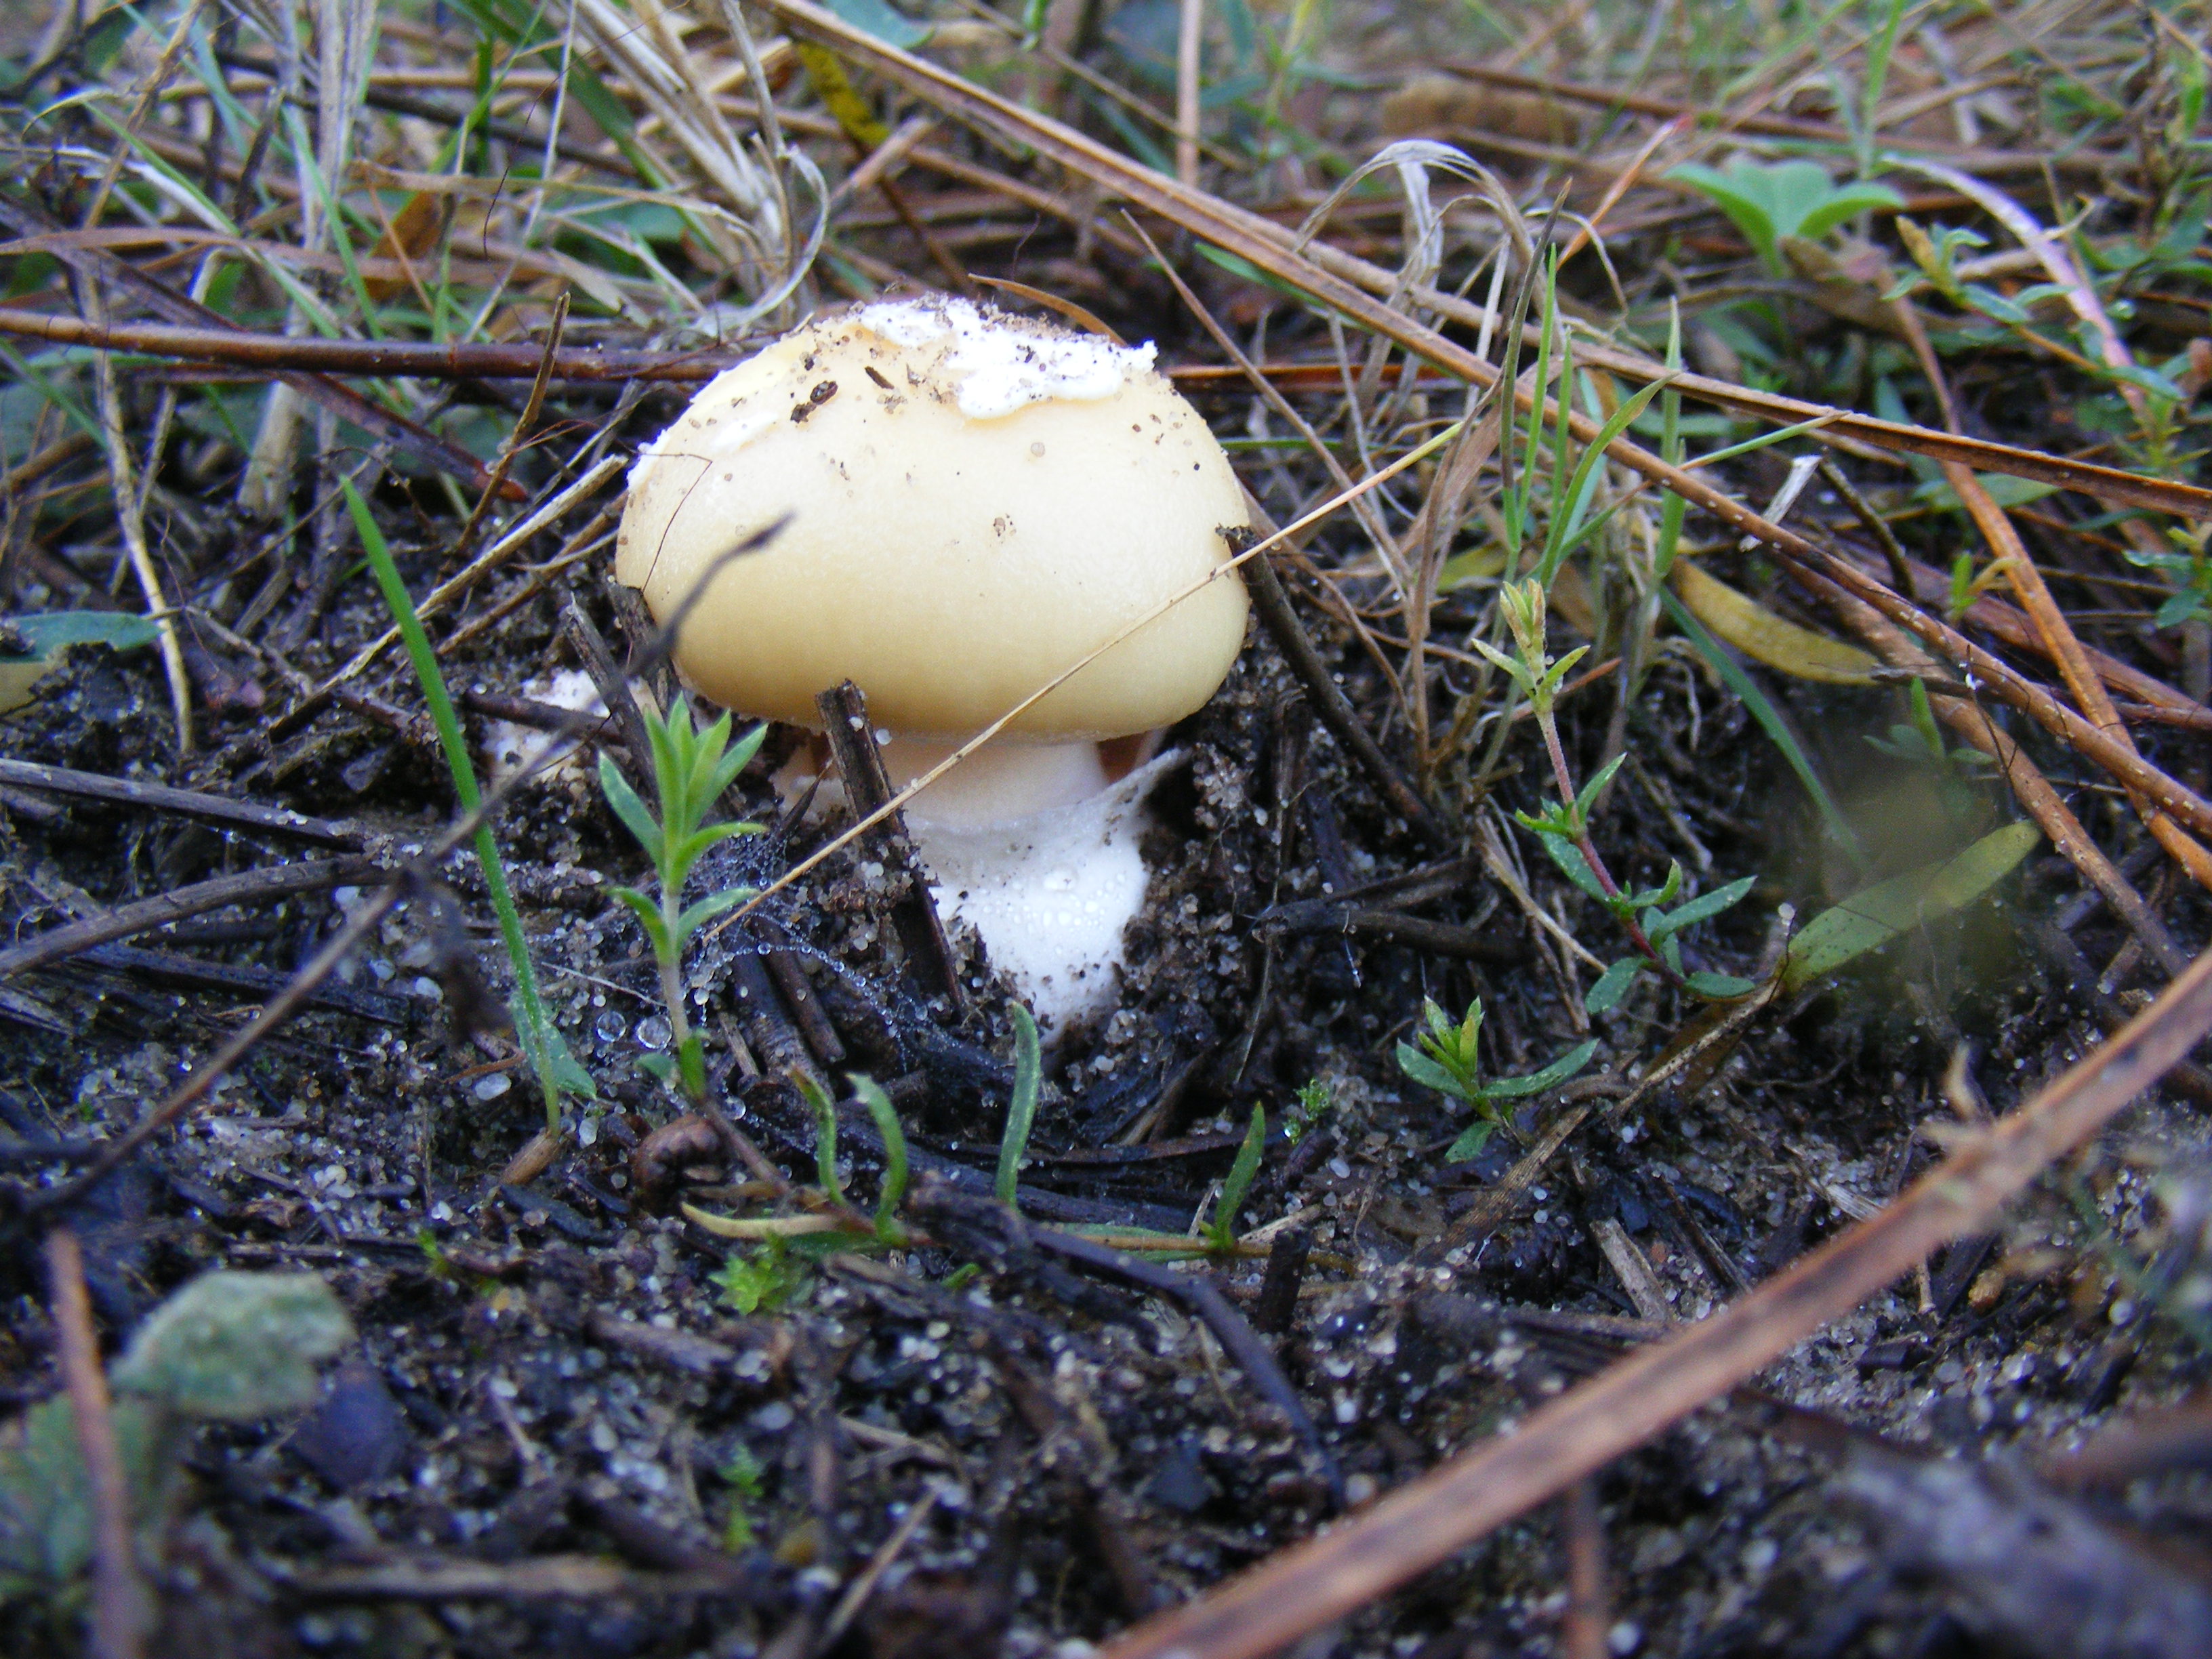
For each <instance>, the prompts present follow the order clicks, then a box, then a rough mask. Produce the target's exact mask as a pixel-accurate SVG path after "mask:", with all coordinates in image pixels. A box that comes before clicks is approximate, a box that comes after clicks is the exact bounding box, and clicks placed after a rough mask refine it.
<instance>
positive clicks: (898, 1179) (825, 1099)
mask: <svg viewBox="0 0 2212 1659" xmlns="http://www.w3.org/2000/svg"><path fill="white" fill-rule="evenodd" d="M845 1080H846V1081H847V1082H848V1083H850V1084H851V1085H853V1093H854V1097H856V1098H857V1099H858V1100H859V1101H860V1104H861V1105H862V1106H864V1107H866V1109H867V1113H868V1115H869V1116H870V1117H871V1118H872V1119H873V1120H874V1121H875V1125H876V1133H878V1134H879V1135H881V1136H882V1137H883V1142H884V1178H883V1184H882V1188H881V1189H880V1191H879V1192H878V1195H877V1199H876V1213H875V1219H874V1222H873V1230H874V1233H875V1242H876V1243H878V1244H884V1245H899V1244H903V1243H906V1229H905V1228H903V1227H902V1226H901V1225H899V1223H898V1218H897V1212H898V1206H899V1204H900V1201H901V1200H903V1199H904V1198H905V1197H906V1187H907V1176H908V1170H907V1152H906V1131H905V1129H904V1128H903V1127H901V1125H900V1123H899V1118H898V1109H897V1108H896V1107H894V1106H893V1105H892V1104H891V1100H890V1096H889V1095H887V1094H885V1093H884V1091H883V1090H882V1089H880V1088H879V1087H878V1086H877V1085H876V1082H875V1079H872V1078H868V1077H861V1076H857V1075H854V1074H852V1073H848V1074H847V1076H846V1079H845ZM792 1081H793V1083H794V1084H796V1085H798V1088H799V1093H800V1094H801V1095H802V1096H804V1097H805V1100H806V1104H807V1106H808V1107H809V1109H811V1110H812V1112H813V1114H814V1173H815V1178H816V1180H817V1181H818V1182H820V1184H821V1188H822V1194H823V1197H825V1198H827V1199H828V1200H829V1202H830V1203H831V1204H832V1205H833V1206H836V1208H838V1209H841V1210H849V1209H850V1208H851V1206H850V1205H849V1204H848V1202H847V1200H846V1198H845V1185H844V1182H842V1181H841V1180H840V1179H839V1178H838V1176H837V1103H836V1102H835V1101H833V1100H832V1099H830V1098H829V1091H828V1090H827V1089H824V1088H823V1086H822V1085H820V1084H818V1083H817V1082H816V1081H815V1080H814V1079H812V1078H811V1077H807V1076H805V1074H804V1073H793V1077H792Z"/></svg>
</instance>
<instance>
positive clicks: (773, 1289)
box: [707, 1238, 799, 1316]
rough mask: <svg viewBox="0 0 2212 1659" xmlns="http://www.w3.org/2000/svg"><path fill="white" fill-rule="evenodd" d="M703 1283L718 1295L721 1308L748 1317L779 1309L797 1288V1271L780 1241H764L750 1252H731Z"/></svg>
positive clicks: (785, 1244) (783, 1242)
mask: <svg viewBox="0 0 2212 1659" xmlns="http://www.w3.org/2000/svg"><path fill="white" fill-rule="evenodd" d="M707 1282H708V1284H710V1285H713V1286H714V1288H715V1290H716V1291H719V1292H720V1295H721V1298H722V1305H723V1306H725V1307H726V1308H728V1309H729V1310H731V1311H732V1312H733V1313H738V1314H744V1315H747V1316H750V1315H752V1314H757V1313H758V1312H760V1311H761V1310H762V1309H763V1308H766V1309H769V1310H775V1309H776V1308H780V1307H781V1306H782V1305H783V1304H784V1303H785V1302H786V1301H787V1300H789V1298H790V1297H791V1294H792V1292H793V1291H795V1290H797V1289H798V1288H799V1268H798V1267H797V1265H796V1264H795V1263H793V1261H792V1260H791V1249H790V1246H789V1245H788V1244H787V1243H786V1242H785V1241H784V1240H782V1239H781V1238H765V1239H763V1240H762V1241H761V1242H760V1243H758V1244H757V1245H756V1246H754V1247H753V1248H752V1249H750V1250H732V1251H731V1252H730V1254H729V1256H728V1258H727V1259H726V1261H723V1263H722V1266H721V1268H720V1271H719V1272H717V1273H712V1274H709V1275H708V1279H707Z"/></svg>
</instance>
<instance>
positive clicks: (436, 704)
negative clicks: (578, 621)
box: [339, 478, 599, 1135]
mask: <svg viewBox="0 0 2212 1659" xmlns="http://www.w3.org/2000/svg"><path fill="white" fill-rule="evenodd" d="M339 483H340V484H341V485H342V486H343V489H344V490H345V499H346V507H347V510H348V511H349V512H350V513H352V514H353V524H354V529H355V532H356V533H357V534H358V535H359V536H360V537H361V545H362V552H363V553H364V554H366V555H367V556H368V568H369V569H370V570H371V571H373V572H374V574H375V576H376V585H377V586H378V587H379V588H380V590H382V592H383V594H384V603H385V606H386V609H387V610H389V611H391V612H392V622H393V623H394V624H395V625H396V626H397V627H398V629H399V637H400V639H401V640H402V641H404V643H405V645H406V647H407V656H408V660H409V661H410V662H411V663H412V664H413V665H414V668H415V678H416V681H417V682H418V683H419V684H421V686H422V700H423V702H426V703H427V704H428V705H429V709H430V723H431V725H432V726H435V727H436V729H437V732H438V743H439V745H440V747H441V748H442V749H443V750H445V753H446V765H447V769H449V770H450V771H451V772H452V774H453V794H454V796H455V798H456V799H459V802H460V804H461V811H464V812H474V811H477V810H478V808H480V807H481V806H482V805H483V792H482V791H480V790H479V789H478V788H477V771H476V763H474V762H473V761H472V760H471V759H470V758H469V741H468V738H467V737H466V736H465V734H464V733H463V732H462V731H461V722H460V717H459V715H458V714H455V713H454V712H453V697H452V696H451V694H449V693H448V692H447V690H446V677H445V675H444V674H443V673H442V672H441V671H440V670H439V667H438V655H437V653H436V652H435V651H434V650H433V649H432V648H431V647H430V636H429V635H428V634H426V633H424V632H423V631H422V617H419V616H417V615H416V611H415V601H414V599H412V598H411V597H410V595H409V594H408V592H407V584H406V583H405V582H404V581H402V580H400V579H399V567H398V565H396V564H395V563H393V562H392V549H391V547H390V545H389V544H387V543H386V541H385V539H384V532H383V531H382V530H381V529H380V528H379V527H378V526H377V522H376V519H375V517H374V514H372V513H370V512H369V510H368V502H367V501H363V500H362V495H361V491H360V490H358V489H356V488H355V487H354V483H353V480H352V479H350V478H343V479H341V480H339ZM476 849H477V863H478V864H479V865H480V866H483V876H484V890H485V891H486V892H487V893H488V894H489V895H490V897H491V908H492V910H493V912H494V913H495V915H497V916H498V917H499V936H500V939H501V941H502V942H503V943H504V944H505V945H506V946H507V961H508V963H510V964H511V965H512V966H513V969H514V1005H513V1009H512V1010H511V1012H512V1014H513V1019H514V1030H515V1035H516V1036H517V1037H518V1038H520V1041H521V1044H522V1054H523V1058H524V1059H526V1060H528V1061H529V1062H530V1069H531V1071H532V1073H534V1074H535V1075H536V1076H537V1079H538V1088H539V1089H540V1091H543V1093H544V1097H545V1128H546V1132H547V1133H550V1134H554V1135H558V1134H559V1133H561V1097H562V1094H563V1093H564V1092H565V1093H568V1094H573V1095H581V1096H583V1097H585V1098H586V1099H587V1100H589V1099H596V1098H597V1097H598V1095H599V1088H598V1085H595V1084H594V1083H593V1082H592V1075H591V1073H588V1072H586V1070H585V1069H584V1068H583V1067H582V1066H580V1065H578V1064H577V1063H576V1058H575V1056H574V1054H570V1053H569V1052H568V1044H567V1042H564V1041H562V1036H561V1030H560V1028H559V1027H558V1026H556V1025H555V1024H553V1022H552V1020H551V1019H550V1018H549V1017H548V1016H547V1014H546V1012H545V1003H544V999H543V998H542V997H541V996H540V995H539V994H538V971H537V969H535V968H534V967H533V966H532V963H531V960H530V940H529V938H528V936H527V935H526V934H525V933H523V931H522V916H521V914H520V912H519V911H517V910H516V909H515V908H514V896H513V893H511V892H510V891H508V890H507V870H506V867H505V866H503V865H501V862H500V858H499V843H498V842H496V841H495V840H494V839H493V836H492V833H491V826H490V825H489V823H487V824H484V825H483V826H482V827H481V828H479V829H477V833H476Z"/></svg>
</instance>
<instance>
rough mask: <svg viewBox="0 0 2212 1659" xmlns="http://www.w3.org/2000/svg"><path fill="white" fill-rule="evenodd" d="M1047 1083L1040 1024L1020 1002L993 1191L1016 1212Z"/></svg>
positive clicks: (1016, 1008) (1016, 1013)
mask: <svg viewBox="0 0 2212 1659" xmlns="http://www.w3.org/2000/svg"><path fill="white" fill-rule="evenodd" d="M1043 1080H1044V1058H1043V1055H1042V1052H1041V1051H1040V1050H1039V1048H1038V1046H1037V1028H1036V1021H1035V1020H1033V1019H1031V1018H1030V1011H1029V1010H1028V1009H1026V1008H1024V1007H1023V1006H1021V1004H1019V1003H1016V1004H1015V1005H1014V1093H1013V1098H1012V1100H1011V1101H1009V1102H1008V1103H1007V1106H1006V1131H1005V1133H1002V1134H1001V1135H1000V1137H999V1178H998V1181H997V1182H996V1183H995V1184H994V1188H993V1190H994V1192H995V1193H996V1194H997V1195H998V1200H999V1202H1000V1203H1001V1204H1011V1205H1013V1206H1014V1207H1015V1208H1016V1209H1019V1208H1020V1207H1021V1206H1020V1205H1019V1204H1018V1203H1017V1202H1016V1200H1015V1194H1016V1193H1017V1192H1018V1190H1019V1188H1020V1186H1021V1179H1022V1154H1023V1153H1024V1152H1027V1151H1028V1150H1029V1146H1030V1128H1031V1127H1033V1126H1034V1125H1035V1124H1036V1106H1037V1090H1038V1088H1039V1086H1040V1085H1042V1082H1043Z"/></svg>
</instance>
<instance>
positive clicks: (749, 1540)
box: [715, 1446, 766, 1555]
mask: <svg viewBox="0 0 2212 1659" xmlns="http://www.w3.org/2000/svg"><path fill="white" fill-rule="evenodd" d="M715 1473H716V1474H720V1476H721V1477H722V1481H723V1484H724V1485H726V1486H728V1487H729V1489H730V1518H729V1519H728V1520H727V1521H726V1522H723V1524H722V1547H723V1548H724V1549H726V1550H727V1551H728V1552H729V1553H731V1554H732V1555H737V1554H739V1553H743V1552H744V1551H746V1550H749V1549H750V1548H751V1547H753V1543H754V1541H755V1540H756V1539H757V1537H758V1536H759V1532H758V1529H757V1528H756V1527H755V1526H754V1525H753V1513H752V1510H753V1505H754V1504H757V1503H759V1502H760V1498H761V1486H762V1477H763V1475H764V1474H766V1471H765V1470H763V1468H761V1466H760V1459H758V1458H757V1457H755V1456H754V1455H752V1453H751V1452H750V1451H749V1450H747V1449H745V1448H744V1447H743V1446H738V1447H734V1448H732V1450H731V1452H730V1455H729V1456H728V1457H726V1458H725V1459H724V1460H723V1462H722V1467H721V1468H719V1469H717V1470H716V1471H715Z"/></svg>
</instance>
